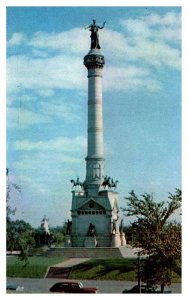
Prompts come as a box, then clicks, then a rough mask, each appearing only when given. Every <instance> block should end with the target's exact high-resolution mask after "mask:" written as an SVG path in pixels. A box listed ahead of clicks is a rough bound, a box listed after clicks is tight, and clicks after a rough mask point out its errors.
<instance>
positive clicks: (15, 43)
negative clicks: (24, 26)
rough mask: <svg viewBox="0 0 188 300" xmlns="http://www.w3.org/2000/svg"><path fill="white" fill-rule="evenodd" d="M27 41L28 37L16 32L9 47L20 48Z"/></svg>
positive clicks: (8, 43) (9, 41) (9, 42)
mask: <svg viewBox="0 0 188 300" xmlns="http://www.w3.org/2000/svg"><path fill="white" fill-rule="evenodd" d="M25 41H26V36H25V34H24V33H22V32H15V33H13V35H12V37H11V39H10V40H8V42H7V45H8V46H19V45H21V44H22V43H24V42H25Z"/></svg>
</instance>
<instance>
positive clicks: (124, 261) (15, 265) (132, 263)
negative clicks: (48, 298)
mask: <svg viewBox="0 0 188 300" xmlns="http://www.w3.org/2000/svg"><path fill="white" fill-rule="evenodd" d="M62 261H63V258H62V257H53V258H52V257H49V258H48V257H45V256H32V257H29V265H27V266H26V267H24V263H23V262H21V261H20V260H18V258H16V257H8V259H7V276H8V277H28V278H44V276H45V274H46V271H47V268H48V267H49V266H53V265H55V264H57V263H60V262H62ZM136 264H137V260H136V259H129V258H120V259H92V260H89V261H86V262H84V263H81V264H79V265H76V266H75V267H74V268H73V269H72V271H71V273H70V276H69V279H79V280H82V279H96V280H128V281H136V280H137V272H136V271H137V266H136ZM173 275H174V276H173V277H174V278H173V282H181V278H180V276H178V274H177V273H175V272H173Z"/></svg>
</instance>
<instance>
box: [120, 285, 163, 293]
mask: <svg viewBox="0 0 188 300" xmlns="http://www.w3.org/2000/svg"><path fill="white" fill-rule="evenodd" d="M122 293H131V294H132V293H133V294H139V293H140V291H139V287H138V285H135V286H133V287H132V288H131V289H129V290H124V291H123V292H122ZM141 293H142V294H153V293H159V291H158V290H156V288H155V287H154V286H152V285H146V284H143V285H141Z"/></svg>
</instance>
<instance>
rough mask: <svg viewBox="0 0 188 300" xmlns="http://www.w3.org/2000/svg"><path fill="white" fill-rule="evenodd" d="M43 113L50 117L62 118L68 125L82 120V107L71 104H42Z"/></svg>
mask: <svg viewBox="0 0 188 300" xmlns="http://www.w3.org/2000/svg"><path fill="white" fill-rule="evenodd" d="M40 108H41V112H42V113H43V114H44V115H47V116H50V117H56V118H57V117H58V118H61V120H62V121H64V122H66V123H75V122H78V121H79V120H80V119H81V112H80V106H79V105H77V104H74V105H73V104H72V103H71V102H65V101H64V102H63V101H61V103H53V102H50V103H46V102H41V103H40Z"/></svg>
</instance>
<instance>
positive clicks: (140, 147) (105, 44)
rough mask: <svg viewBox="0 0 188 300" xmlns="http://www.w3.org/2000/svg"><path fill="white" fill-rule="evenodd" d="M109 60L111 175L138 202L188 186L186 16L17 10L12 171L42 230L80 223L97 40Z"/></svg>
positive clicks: (11, 46)
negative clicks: (75, 191) (75, 210)
mask: <svg viewBox="0 0 188 300" xmlns="http://www.w3.org/2000/svg"><path fill="white" fill-rule="evenodd" d="M93 18H95V19H96V20H97V23H99V25H101V24H102V23H103V21H105V20H106V21H107V23H106V27H105V28H104V29H103V30H101V31H100V44H101V47H102V52H103V54H104V56H105V60H106V66H105V68H104V72H103V117H104V121H103V123H104V142H105V158H106V173H107V175H109V176H112V177H113V178H114V179H118V180H119V182H120V183H119V188H118V191H119V198H120V199H119V203H120V206H124V205H125V199H124V197H126V196H127V195H128V193H129V192H130V191H131V190H132V189H134V190H135V192H136V193H137V194H142V193H144V192H148V193H153V195H154V198H155V199H156V200H157V201H158V200H166V199H167V197H168V192H174V190H175V188H177V187H180V185H181V10H180V8H178V7H152V8H151V7H132V8H131V7H97V8H96V7H56V8H55V7H35V8H34V7H27V8H24V7H9V8H7V166H8V167H9V168H10V170H11V173H10V179H11V181H14V182H16V183H17V184H19V185H20V186H21V188H22V192H21V195H19V194H18V193H16V192H12V194H13V195H12V196H13V197H12V199H13V200H12V202H13V205H14V206H16V207H17V209H18V210H17V216H16V217H20V218H23V219H25V220H26V221H28V222H30V223H31V224H32V225H34V226H38V225H40V220H41V219H42V217H43V215H44V214H46V215H47V216H48V217H49V219H50V224H51V225H62V223H63V222H64V221H65V219H66V218H68V217H69V216H70V215H69V214H70V208H71V185H70V179H72V178H73V179H75V178H76V177H77V176H79V177H80V179H81V180H84V177H85V157H86V153H87V149H86V143H87V70H86V69H85V67H84V65H83V57H84V55H86V54H87V53H88V51H89V47H90V38H89V31H87V30H84V26H85V25H88V24H90V23H91V21H92V19H93Z"/></svg>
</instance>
